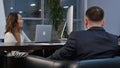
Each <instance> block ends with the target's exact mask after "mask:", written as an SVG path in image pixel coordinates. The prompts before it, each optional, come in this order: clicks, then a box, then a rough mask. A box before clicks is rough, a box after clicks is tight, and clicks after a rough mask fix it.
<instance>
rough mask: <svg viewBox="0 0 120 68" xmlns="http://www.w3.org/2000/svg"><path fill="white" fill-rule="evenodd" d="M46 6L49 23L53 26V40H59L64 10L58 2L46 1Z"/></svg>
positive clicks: (58, 0)
mask: <svg viewBox="0 0 120 68" xmlns="http://www.w3.org/2000/svg"><path fill="white" fill-rule="evenodd" d="M47 5H48V8H49V21H50V22H51V23H52V25H53V30H54V32H53V33H54V34H53V35H54V38H55V37H56V39H60V34H61V30H62V28H63V25H64V20H63V16H64V15H65V14H64V8H63V6H62V5H61V1H60V0H47ZM56 39H55V40H56Z"/></svg>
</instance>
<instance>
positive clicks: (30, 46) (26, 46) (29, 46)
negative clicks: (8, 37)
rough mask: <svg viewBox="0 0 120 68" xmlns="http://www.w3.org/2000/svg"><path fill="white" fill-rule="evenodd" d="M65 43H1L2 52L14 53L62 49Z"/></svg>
mask: <svg viewBox="0 0 120 68" xmlns="http://www.w3.org/2000/svg"><path fill="white" fill-rule="evenodd" d="M64 44H65V43H20V44H14V43H9V44H8V43H6V44H4V43H1V44H0V51H5V50H6V51H12V50H42V49H54V48H60V47H62V46H63V45H64Z"/></svg>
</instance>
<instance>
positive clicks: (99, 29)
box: [88, 27, 105, 31]
mask: <svg viewBox="0 0 120 68" xmlns="http://www.w3.org/2000/svg"><path fill="white" fill-rule="evenodd" d="M88 30H90V31H91V30H94V31H105V30H104V28H103V27H91V28H90V29H88Z"/></svg>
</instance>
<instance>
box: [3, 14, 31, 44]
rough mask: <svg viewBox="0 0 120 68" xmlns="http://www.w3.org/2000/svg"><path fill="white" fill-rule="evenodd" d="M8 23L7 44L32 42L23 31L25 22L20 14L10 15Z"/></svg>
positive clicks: (5, 39)
mask: <svg viewBox="0 0 120 68" xmlns="http://www.w3.org/2000/svg"><path fill="white" fill-rule="evenodd" d="M6 22H7V23H6V31H5V38H4V42H5V43H20V42H31V41H30V39H29V38H28V37H27V36H26V35H25V33H24V32H23V31H22V27H23V20H22V17H21V15H20V14H19V13H16V12H12V13H10V14H9V15H8V17H7V20H6Z"/></svg>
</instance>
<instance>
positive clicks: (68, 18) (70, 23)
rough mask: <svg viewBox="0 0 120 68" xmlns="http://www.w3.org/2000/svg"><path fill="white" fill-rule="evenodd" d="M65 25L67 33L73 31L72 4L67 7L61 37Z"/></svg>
mask: <svg viewBox="0 0 120 68" xmlns="http://www.w3.org/2000/svg"><path fill="white" fill-rule="evenodd" d="M65 27H67V35H69V34H70V33H71V32H72V31H73V5H71V6H70V7H69V8H68V11H67V16H66V21H65V24H64V27H63V30H62V32H61V38H63V33H64V30H65Z"/></svg>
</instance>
